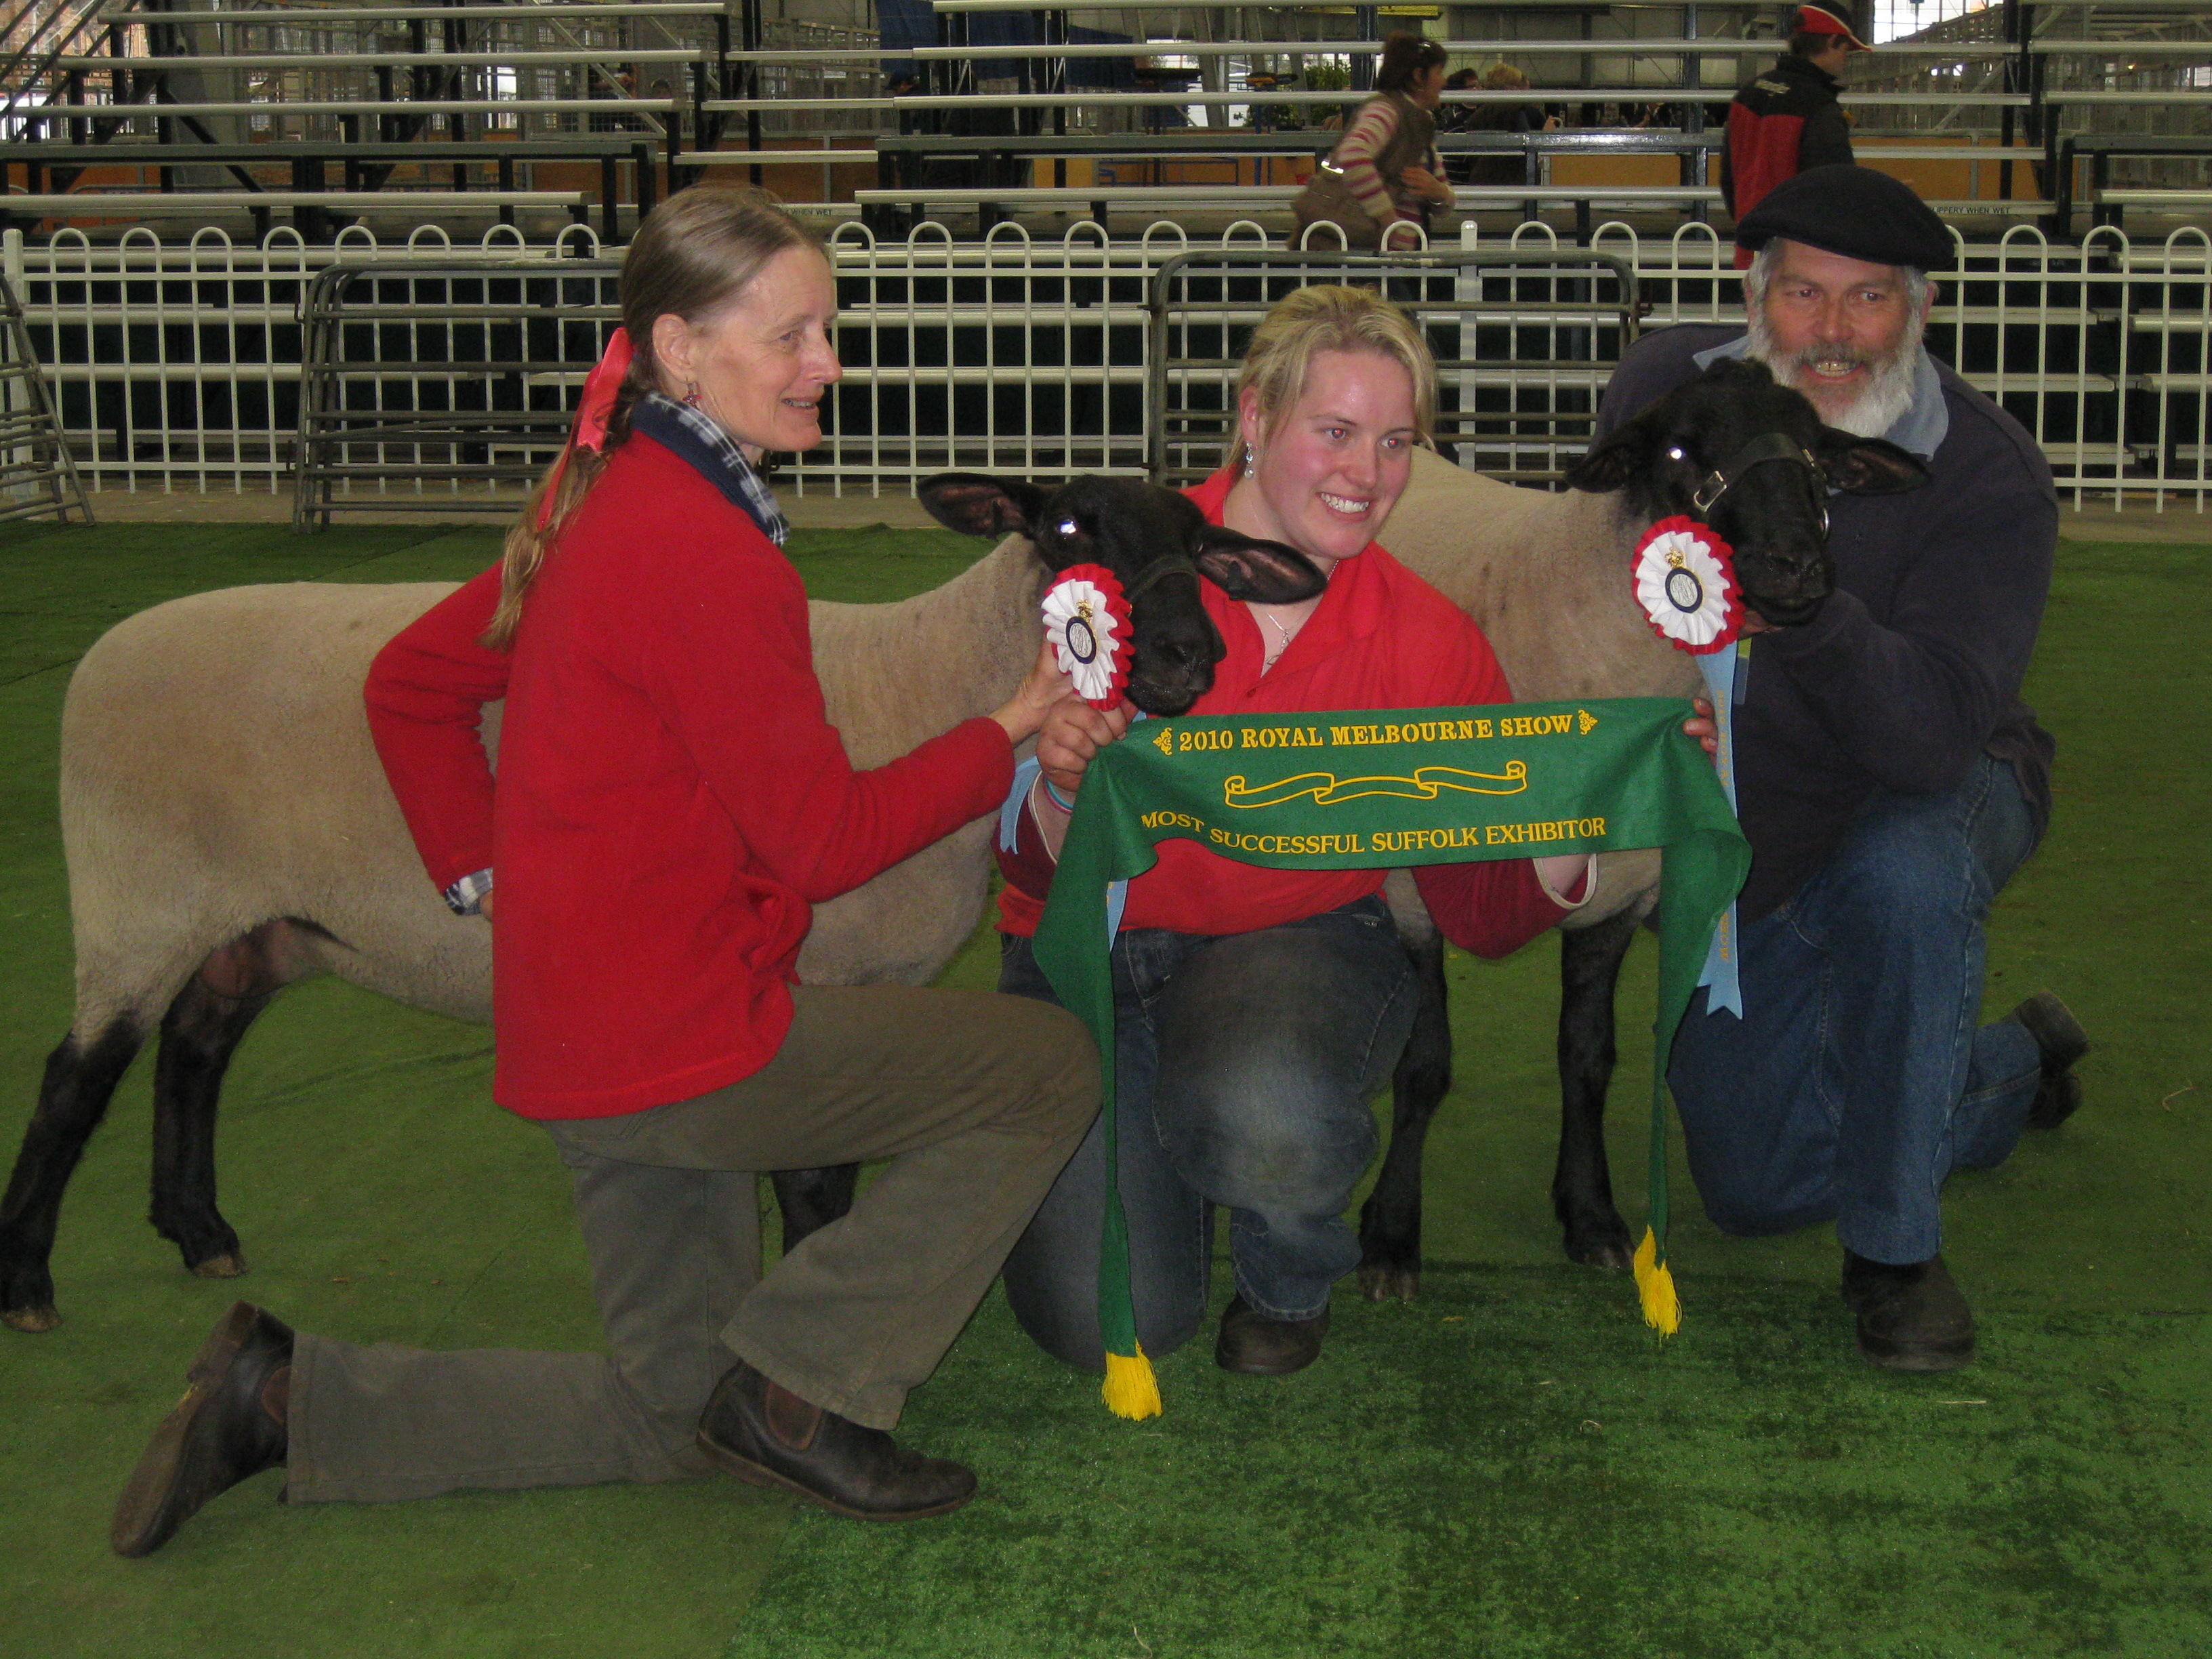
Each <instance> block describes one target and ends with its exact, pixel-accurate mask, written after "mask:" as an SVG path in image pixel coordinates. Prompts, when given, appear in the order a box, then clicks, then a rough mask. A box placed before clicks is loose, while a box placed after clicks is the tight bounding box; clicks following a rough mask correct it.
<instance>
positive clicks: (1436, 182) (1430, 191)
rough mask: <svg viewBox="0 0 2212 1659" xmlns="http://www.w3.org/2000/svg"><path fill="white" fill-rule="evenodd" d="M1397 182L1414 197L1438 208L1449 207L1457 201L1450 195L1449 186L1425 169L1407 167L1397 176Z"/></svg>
mask: <svg viewBox="0 0 2212 1659" xmlns="http://www.w3.org/2000/svg"><path fill="white" fill-rule="evenodd" d="M1398 180H1399V182H1400V183H1401V184H1402V185H1405V187H1406V188H1407V190H1409V191H1413V194H1414V195H1416V196H1419V197H1422V198H1423V199H1424V200H1425V201H1431V202H1434V203H1435V204H1437V206H1438V207H1449V206H1450V205H1451V204H1452V203H1453V202H1454V201H1455V200H1456V199H1457V198H1456V197H1454V196H1453V195H1452V188H1451V186H1450V185H1448V184H1446V183H1445V182H1444V181H1443V179H1439V178H1437V175H1436V174H1435V173H1431V172H1430V171H1429V170H1428V169H1427V168H1426V167H1407V168H1406V169H1405V170H1404V171H1402V172H1401V173H1400V174H1399V175H1398Z"/></svg>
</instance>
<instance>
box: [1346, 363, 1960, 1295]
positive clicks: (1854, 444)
mask: <svg viewBox="0 0 2212 1659" xmlns="http://www.w3.org/2000/svg"><path fill="white" fill-rule="evenodd" d="M1770 433H1779V434H1780V435H1782V436H1783V437H1784V439H1785V440H1786V441H1787V442H1786V444H1784V445H1780V446H1775V445H1766V446H1759V444H1758V441H1759V439H1761V438H1762V437H1763V436H1765V435H1767V434H1770ZM1927 476H1928V475H1927V471H1926V469H1925V468H1924V467H1923V466H1922V465H1920V463H1919V462H1918V461H1917V460H1916V459H1914V458H1913V457H1912V456H1911V455H1910V454H1908V453H1905V451H1904V450H1902V449H1899V448H1898V447H1896V446H1895V445H1893V444H1889V443H1886V442H1884V441H1881V439H1878V438H1858V437H1854V436H1852V435H1850V434H1849V433H1844V432H1839V431H1838V430H1836V429H1835V428H1832V427H1827V426H1824V425H1823V424H1822V423H1821V422H1820V417H1819V416H1818V415H1817V414H1816V413H1815V412H1814V408H1813V405H1812V404H1810V403H1808V402H1807V401H1806V399H1805V398H1803V397H1802V396H1800V395H1799V394H1798V393H1797V392H1794V391H1791V390H1790V389H1788V388H1787V387H1784V386H1778V385H1776V384H1775V382H1774V380H1773V377H1772V376H1771V374H1768V373H1767V371H1766V369H1765V367H1764V366H1762V365H1760V364H1759V363H1756V362H1741V363H1723V364H1721V365H1718V366H1717V367H1716V368H1712V369H1711V370H1708V371H1707V372H1706V373H1705V374H1704V375H1702V376H1700V377H1699V379H1697V380H1692V381H1689V382H1687V383H1686V384H1685V385H1683V386H1680V387H1678V388H1677V389H1676V390H1675V391H1674V392H1671V393H1670V394H1668V396H1667V397H1665V398H1662V399H1661V400H1660V401H1659V402H1658V403H1657V404H1655V405H1653V407H1652V408H1651V409H1650V410H1647V411H1646V412H1644V414H1642V415H1640V416H1638V417H1637V418H1636V419H1634V420H1632V421H1630V422H1626V423H1625V424H1623V425H1622V426H1621V427H1620V428H1618V429H1616V430H1615V431H1614V432H1613V434H1612V435H1610V436H1609V437H1607V439H1606V441H1604V442H1603V443H1601V444H1600V445H1599V446H1598V447H1596V448H1595V449H1594V450H1592V451H1591V452H1590V453H1589V455H1587V456H1585V457H1584V458H1583V459H1582V460H1581V461H1580V462H1578V463H1577V465H1575V466H1573V467H1572V468H1571V469H1570V470H1569V471H1568V473H1567V476H1566V481H1567V483H1568V484H1569V485H1570V486H1571V489H1569V490H1568V491H1567V492H1565V493H1564V494H1559V495H1550V494H1546V493H1543V492H1540V491H1536V490H1529V489H1514V488H1512V487H1510V486H1509V485H1506V484H1501V483H1497V482H1496V481H1494V480H1492V479H1488V478H1484V477H1478V476H1476V475H1475V474H1473V473H1470V472H1466V471H1461V470H1460V469H1459V468H1457V467H1455V466H1452V465H1449V464H1448V463H1446V462H1444V461H1443V460H1441V459H1437V458H1436V457H1434V456H1431V455H1416V456H1415V458H1414V468H1413V479H1412V482H1411V483H1410V484H1409V485H1408V487H1407V490H1406V493H1405V494H1404V495H1402V496H1401V497H1400V499H1399V501H1398V505H1397V507H1396V509H1395V511H1394V512H1393V513H1391V515H1390V522H1389V526H1387V528H1386V529H1385V531H1384V534H1383V541H1384V543H1385V544H1386V545H1388V546H1389V549H1390V550H1391V552H1392V553H1394V554H1395V555H1396V556H1398V558H1400V559H1401V560H1402V561H1403V562H1405V563H1406V564H1407V565H1408V566H1410V567H1411V568H1413V569H1414V570H1416V571H1419V573H1420V574H1422V575H1423V576H1425V577H1426V578H1427V579H1428V580H1430V581H1431V582H1432V583H1434V584H1435V585H1436V586H1437V587H1438V588H1439V589H1441V590H1442V591H1443V592H1444V593H1445V594H1446V595H1447V596H1448V597H1449V598H1450V599H1452V600H1453V602H1454V603H1455V604H1457V605H1459V606H1460V607H1461V608H1462V609H1463V610H1465V611H1467V612H1468V615H1470V616H1471V617H1474V620H1475V622H1476V623H1478V624H1479V625H1480V627H1481V629H1482V631H1483V633H1484V634H1485V635H1486V636H1487V637H1488V638H1489V641H1490V643H1491V645H1492V647H1493V648H1494V649H1495V650H1496V651H1497V653H1498V662H1499V665H1501V666H1502V667H1503V668H1504V671H1505V677H1506V680H1507V682H1508V683H1509V684H1510V685H1511V686H1512V688H1513V695H1514V696H1515V697H1516V699H1518V700H1520V701H1522V702H1565V701H1583V700H1586V699H1589V698H1593V697H1632V696H1682V697H1687V696H1690V695H1691V694H1692V692H1693V691H1694V690H1697V688H1698V685H1699V679H1698V675H1697V671H1696V669H1695V667H1694V666H1693V665H1692V662H1691V659H1690V658H1689V657H1688V656H1687V655H1686V653H1683V652H1680V651H1678V650H1676V649H1674V647H1672V646H1669V645H1667V644H1665V643H1664V642H1662V641H1661V640H1660V639H1659V638H1658V637H1657V635H1655V634H1654V633H1653V631H1652V629H1651V627H1650V624H1649V623H1647V622H1646V621H1645V619H1644V614H1643V611H1642V610H1641V609H1640V608H1639V607H1638V605H1637V604H1636V602H1635V600H1634V599H1633V598H1632V594H1631V590H1630V581H1629V568H1630V559H1631V556H1632V553H1633V552H1634V550H1635V549H1636V547H1637V545H1638V542H1639V541H1640V540H1641V538H1642V537H1643V534H1644V530H1645V528H1646V527H1647V526H1650V525H1651V524H1652V523H1654V522H1656V520H1660V519H1662V518H1667V517H1669V516H1672V515H1674V514H1677V513H1679V514H1681V515H1683V516H1686V517H1689V518H1693V519H1697V520H1701V521H1704V522H1706V523H1709V524H1710V525H1711V526H1712V528H1713V529H1714V531H1715V532H1717V534H1718V535H1719V536H1720V537H1721V538H1723V540H1725V541H1727V542H1728V543H1729V544H1730V545H1731V546H1732V547H1733V548H1734V550H1735V569H1736V574H1737V576H1738V578H1739V580H1741V585H1742V587H1743V590H1744V598H1745V602H1746V603H1747V605H1749V606H1750V607H1751V608H1752V609H1753V610H1754V611H1759V613H1760V614H1761V615H1762V616H1764V617H1765V618H1766V619H1767V620H1768V621H1770V622H1774V623H1790V622H1796V621H1802V620H1803V619H1804V618H1805V617H1807V616H1808V615H1810V614H1811V612H1812V611H1813V609H1814V607H1815V606H1817V605H1819V603H1820V600H1821V599H1822V598H1823V597H1825V596H1826V593H1827V592H1829V591H1830V590H1831V589H1832V587H1833V586H1834V580H1835V573H1834V567H1833V565H1832V562H1831V561H1830V560H1829V557H1828V552H1827V493H1828V491H1829V490H1830V489H1841V490H1845V491H1849V492H1851V493H1855V494H1863V495H1886V494H1890V493H1893V492H1895V491H1899V490H1904V489H1917V487H1918V486H1919V485H1921V484H1922V483H1925V482H1926V480H1927ZM1598 862H1599V870H1598V888H1597V893H1596V896H1595V898H1594V899H1593V900H1592V901H1591V902H1590V903H1589V905H1588V906H1586V907H1585V908H1583V909H1581V910H1579V911H1577V912H1576V913H1574V914H1573V915H1571V917H1570V918H1569V919H1568V920H1567V921H1566V922H1565V924H1564V928H1563V937H1562V939H1561V945H1560V969H1561V971H1560V1003H1559V1082H1560V1091H1561V1111H1560V1123H1559V1161H1558V1163H1557V1164H1556V1165H1555V1167H1554V1170H1553V1180H1552V1202H1553V1210H1554V1212H1555V1213H1556V1214H1557V1216H1558V1218H1559V1225H1560V1228H1561V1232H1562V1240H1563V1243H1564V1245H1565V1250H1566V1253H1567V1255H1569V1256H1570V1257H1571V1259H1573V1260H1575V1261H1583V1262H1588V1263H1590V1264H1592V1265H1595V1266H1600V1267H1626V1266H1628V1264H1629V1255H1630V1247H1629V1231H1628V1226H1627V1224H1626V1222H1625V1221H1623V1220H1622V1219H1621V1216H1620V1211H1619V1210H1618V1209H1617V1208H1616V1207H1615V1206H1614V1204H1613V1188H1612V1181H1611V1176H1610V1172H1609V1171H1608V1170H1607V1164H1606V1156H1605V1142H1604V1139H1603V1134H1602V1130H1603V1127H1604V1112H1605V1095H1606V1086H1607V1082H1608V1081H1609V1079H1610V1078H1611V1075H1612V1071H1613V988H1614V986H1615V983H1616V982H1617V981H1618V979H1619V976H1620V964H1621V960H1622V958H1623V957H1625V956H1626V954H1627V951H1628V946H1629V944H1630V941H1631V940H1632V938H1633V937H1634V934H1635V931H1636V927H1637V925H1638V923H1639V922H1640V921H1642V920H1643V919H1644V917H1645V916H1646V915H1649V914H1650V910H1651V907H1652V905H1653V903H1654V902H1655V900H1656V896H1657V881H1658V870H1659V855H1658V854H1657V853H1656V852H1637V853H1623V854H1605V855H1603V856H1602V857H1601V858H1600V860H1599V861H1598ZM1389 896H1390V900H1391V904H1392V907H1393V908H1394V910H1395V912H1396V914H1397V916H1398V919H1399V926H1400V931H1401V934H1402V935H1403V936H1404V937H1405V938H1406V939H1407V948H1408V950H1409V951H1411V952H1412V954H1413V958H1414V962H1415V964H1416V967H1417V969H1419V974H1420V978H1421V982H1422V986H1423V997H1422V1007H1421V1012H1420V1016H1419V1019H1418V1020H1417V1022H1416V1024H1415V1027H1414V1030H1413V1036H1412V1037H1411V1038H1410V1039H1409V1040H1408V1042H1407V1047H1406V1053H1405V1055H1404V1057H1403V1058H1402V1059H1401V1061H1400V1062H1399V1066H1398V1068H1397V1072H1396V1074H1395V1078H1394V1079H1393V1088H1392V1095H1393V1101H1392V1112H1393V1122H1392V1127H1391V1135H1390V1144H1389V1151H1388V1152H1386V1153H1385V1155H1384V1158H1383V1168H1382V1170H1381V1171H1380V1172H1379V1173H1378V1175H1377V1176H1376V1183H1375V1187H1374V1189H1373V1191H1372V1193H1371V1194H1370V1196H1369V1198H1368V1200H1367V1201H1366V1203H1365V1205H1364V1206H1363V1208H1362V1210H1361V1212H1360V1243H1361V1250H1362V1260H1361V1263H1360V1268H1359V1283H1360V1288H1361V1289H1362V1291H1364V1292H1365V1293H1366V1294H1367V1295H1368V1296H1370V1297H1376V1298H1381V1297H1389V1296H1397V1297H1410V1296H1412V1295H1413V1293H1414V1291H1415V1290H1416V1289H1417V1288H1418V1285H1419V1275H1420V1214H1421V1168H1420V1166H1421V1150H1422V1144H1423V1139H1424V1137H1425V1134H1426V1133H1427V1129H1428V1125H1429V1121H1430V1119H1431V1117H1432V1116H1433V1115H1434V1114H1435V1111H1436V1107H1437V1102H1438V1101H1440V1100H1441V1099H1442V1098H1443V1095H1444V1093H1445V1091H1447V1090H1448V1089H1449V1086H1450V1082H1451V1033H1450V1027H1449V1024H1448V1022H1447V1020H1446V1017H1445V1007H1444V978H1443V945H1442V941H1441V940H1439V939H1437V937H1436V931H1435V928H1434V927H1433V926H1431V924H1430V923H1429V921H1428V919H1427V917H1426V915H1425V914H1424V913H1423V912H1422V911H1421V908H1420V901H1419V896H1418V895H1417V894H1416V893H1415V891H1414V889H1413V883H1412V882H1411V881H1410V880H1404V879H1394V880H1393V882H1392V884H1391V885H1390V887H1389Z"/></svg>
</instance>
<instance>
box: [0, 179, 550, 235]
mask: <svg viewBox="0 0 2212 1659" xmlns="http://www.w3.org/2000/svg"><path fill="white" fill-rule="evenodd" d="M591 205H592V198H591V197H590V196H589V195H588V194H587V193H586V192H585V191H580V190H513V191H489V190H482V191H480V190H465V191H463V190H308V191H301V190H270V191H70V192H68V193H66V194H64V195H53V194H51V193H50V194H46V195H40V196H32V195H27V194H25V195H15V194H10V195H6V196H0V219H15V220H21V219H31V220H40V219H63V220H70V219H194V218H197V219H205V220H216V219H222V218H225V217H228V216H233V215H236V214H240V213H250V214H252V216H253V228H254V234H255V236H256V237H262V236H266V235H267V234H268V233H269V228H270V216H271V215H272V214H274V213H276V212H278V211H281V210H288V209H289V210H291V211H293V212H294V213H295V214H298V213H316V214H322V213H348V214H356V215H358V214H365V213H410V212H411V213H423V214H439V213H444V214H453V213H478V212H482V211H483V210H484V209H486V208H495V209H496V210H498V213H499V217H500V222H501V224H509V225H511V224H513V222H514V215H515V213H516V211H517V210H521V209H531V210H560V211H563V212H566V213H567V214H568V216H569V217H570V218H571V219H572V220H574V222H576V223H578V224H584V223H586V222H588V218H589V215H590V212H591Z"/></svg>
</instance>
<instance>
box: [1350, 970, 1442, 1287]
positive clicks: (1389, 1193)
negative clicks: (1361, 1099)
mask: <svg viewBox="0 0 2212 1659" xmlns="http://www.w3.org/2000/svg"><path fill="white" fill-rule="evenodd" d="M1406 954H1407V957H1411V958H1412V960H1413V977H1414V982H1415V984H1416V986H1417V987H1418V988H1419V996H1420V1002H1419V1006H1417V1007H1416V1008H1415V1010H1414V1013H1413V1030H1412V1031H1411V1033H1409V1034H1408V1035H1407V1038H1406V1051H1405V1053H1403V1054H1401V1055H1399V1057H1398V1066H1397V1069H1396V1070H1395V1072H1393V1073H1391V1076H1390V1149H1389V1151H1388V1152H1385V1153H1384V1154H1383V1169H1382V1171H1381V1173H1380V1174H1378V1175H1377V1176H1376V1177H1375V1188H1374V1190H1373V1191H1372V1192H1370V1194H1368V1195H1367V1202H1366V1203H1364V1204H1363V1205H1362V1206H1360V1208H1359V1248H1360V1261H1359V1291H1360V1294H1361V1295H1363V1296H1364V1297H1367V1299H1368V1300H1369V1301H1370V1302H1381V1301H1383V1300H1384V1299H1385V1298H1387V1297H1394V1296H1395V1297H1398V1298H1400V1299H1401V1301H1407V1302H1410V1301H1412V1300H1413V1296H1414V1293H1415V1292H1416V1291H1419V1289H1420V1287H1421V1149H1422V1146H1423V1144H1424V1143H1425V1141H1426V1140H1427V1139H1428V1134H1429V1120H1430V1119H1431V1118H1433V1117H1434V1116H1435V1115H1437V1103H1438V1102H1439V1101H1441V1100H1443V1097H1444V1096H1445V1095H1446V1094H1447V1093H1449V1091H1450V1089H1451V1056H1452V1036H1451V1016H1450V1010H1449V1006H1448V1005H1447V1003H1446V1000H1445V999H1446V995H1447V993H1446V990H1445V987H1444V941H1443V935H1442V934H1440V933H1435V932H1431V933H1429V934H1428V936H1427V937H1426V938H1425V939H1412V940H1408V941H1407V944H1406Z"/></svg>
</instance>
